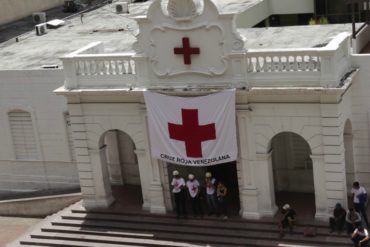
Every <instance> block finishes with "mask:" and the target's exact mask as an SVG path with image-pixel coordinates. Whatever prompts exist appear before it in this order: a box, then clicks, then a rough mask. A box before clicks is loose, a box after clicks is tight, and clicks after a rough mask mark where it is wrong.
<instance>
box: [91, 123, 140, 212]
mask: <svg viewBox="0 0 370 247" xmlns="http://www.w3.org/2000/svg"><path fill="white" fill-rule="evenodd" d="M98 145H99V156H100V166H101V169H102V174H103V180H104V181H105V182H104V183H105V186H106V187H107V192H108V193H110V194H111V195H112V197H113V198H114V199H115V200H116V201H117V202H118V205H121V207H123V208H126V207H133V208H135V207H140V206H142V204H143V201H144V199H143V190H142V185H141V177H140V172H139V162H138V158H137V155H136V146H135V143H134V140H133V138H132V137H131V136H130V135H129V134H128V133H126V132H124V131H122V130H119V129H110V130H106V131H105V132H103V133H102V134H101V136H100V138H99V142H98ZM125 195H130V196H131V197H130V199H129V200H128V198H127V197H125ZM128 202H129V203H128Z"/></svg>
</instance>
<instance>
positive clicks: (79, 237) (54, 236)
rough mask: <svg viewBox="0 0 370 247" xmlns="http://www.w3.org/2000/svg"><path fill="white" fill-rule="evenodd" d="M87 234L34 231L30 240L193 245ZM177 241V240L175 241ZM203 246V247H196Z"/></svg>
mask: <svg viewBox="0 0 370 247" xmlns="http://www.w3.org/2000/svg"><path fill="white" fill-rule="evenodd" d="M91 233H92V232H89V234H87V232H86V231H78V230H76V231H68V232H65V231H58V230H51V229H49V231H48V230H45V229H42V230H41V231H36V232H33V233H32V234H31V238H32V239H50V240H64V241H80V242H86V243H100V244H104V245H105V244H127V245H133V246H138V245H139V246H153V247H158V246H160V247H162V246H166V247H168V246H172V247H191V246H194V244H189V243H184V242H181V240H179V241H176V242H175V241H168V240H160V239H155V238H154V236H153V237H152V238H143V237H138V236H136V237H127V236H125V235H121V234H119V233H116V234H114V235H113V234H106V233H105V232H104V233H96V234H91ZM175 240H177V239H175ZM197 246H205V245H197Z"/></svg>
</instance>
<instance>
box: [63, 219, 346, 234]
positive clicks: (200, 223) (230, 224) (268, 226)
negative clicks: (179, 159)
mask: <svg viewBox="0 0 370 247" xmlns="http://www.w3.org/2000/svg"><path fill="white" fill-rule="evenodd" d="M62 218H63V219H72V220H73V219H88V220H103V221H114V222H131V223H136V222H140V223H148V224H156V225H173V226H189V227H194V228H202V227H207V228H213V229H215V228H216V229H217V228H218V229H222V230H247V231H269V232H275V233H277V232H278V228H277V224H276V222H273V223H257V222H245V221H234V220H233V219H230V220H221V219H218V220H217V221H209V220H208V219H194V218H192V219H186V220H177V219H175V218H163V219H161V220H160V221H158V218H157V217H141V216H126V215H107V214H100V213H94V214H85V213H72V214H68V215H63V217H62ZM216 222H217V223H216ZM305 228H306V226H302V225H297V226H296V227H295V228H294V232H293V234H303V231H304V229H305ZM316 229H317V235H318V236H331V235H330V234H329V229H328V227H326V228H323V227H318V228H316ZM338 237H339V238H346V236H345V235H339V236H338Z"/></svg>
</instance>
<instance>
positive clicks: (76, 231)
mask: <svg viewBox="0 0 370 247" xmlns="http://www.w3.org/2000/svg"><path fill="white" fill-rule="evenodd" d="M311 226H312V224H311ZM305 227H307V225H304V224H298V225H297V226H296V227H295V229H294V232H293V233H291V234H286V235H285V237H284V238H283V239H280V238H279V233H278V230H277V227H276V223H275V222H273V221H272V220H264V221H246V220H242V219H238V218H237V219H227V220H222V219H216V218H209V217H205V218H204V219H200V218H189V219H180V220H177V219H176V218H175V217H174V216H171V215H166V216H159V215H150V214H145V213H140V214H132V213H131V214H130V213H112V212H107V211H95V212H87V211H85V210H84V209H83V208H81V207H79V206H76V205H74V206H71V207H69V208H67V209H65V210H64V211H63V212H62V213H59V214H58V215H57V216H56V217H49V219H48V222H45V223H44V224H42V225H41V227H39V228H38V229H35V230H34V231H32V232H31V233H30V234H29V235H28V236H26V237H24V238H23V239H21V240H20V242H19V245H14V246H65V247H70V246H78V247H82V246H84V247H89V246H91V247H95V246H107V247H110V246H112V247H114V246H155V247H160V246H167V247H168V246H173V247H190V246H199V247H201V246H223V247H227V246H255V247H257V246H258V247H271V246H281V247H283V246H300V247H304V246H306V247H308V246H336V247H345V246H348V247H349V246H352V245H351V242H350V240H349V237H348V236H346V235H330V234H329V230H328V227H327V226H326V225H323V224H315V227H316V229H317V232H318V234H317V236H316V237H314V238H308V237H303V230H304V228H305Z"/></svg>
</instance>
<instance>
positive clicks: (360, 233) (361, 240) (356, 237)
mask: <svg viewBox="0 0 370 247" xmlns="http://www.w3.org/2000/svg"><path fill="white" fill-rule="evenodd" d="M351 239H352V242H353V244H354V245H355V246H358V247H361V246H369V233H368V231H367V229H365V228H364V227H363V226H359V227H358V228H356V230H355V231H354V232H353V233H352V236H351Z"/></svg>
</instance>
